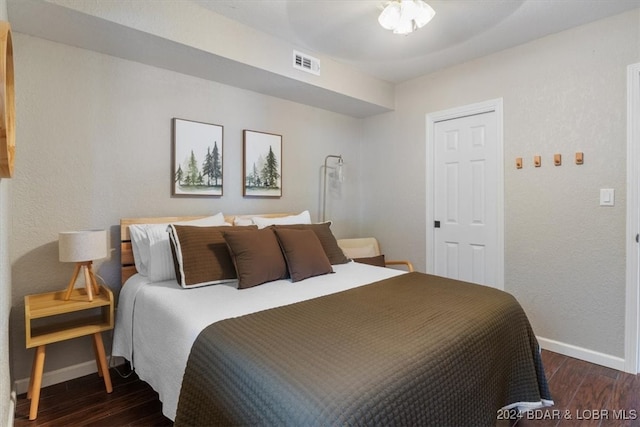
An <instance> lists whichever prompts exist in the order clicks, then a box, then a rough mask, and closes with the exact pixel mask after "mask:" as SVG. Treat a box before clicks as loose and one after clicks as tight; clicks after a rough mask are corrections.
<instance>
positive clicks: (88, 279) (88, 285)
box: [64, 261, 100, 301]
mask: <svg viewBox="0 0 640 427" xmlns="http://www.w3.org/2000/svg"><path fill="white" fill-rule="evenodd" d="M80 270H82V272H83V274H84V287H85V290H86V291H87V297H88V298H89V301H93V294H94V293H95V294H96V295H98V294H99V293H100V288H99V287H98V282H97V281H96V275H95V274H94V273H93V261H85V262H77V263H76V266H75V268H74V269H73V276H71V281H70V282H69V285H68V286H67V292H66V294H65V295H64V300H65V301H68V300H69V298H70V297H71V292H73V288H74V287H75V284H76V280H78V275H79V274H80Z"/></svg>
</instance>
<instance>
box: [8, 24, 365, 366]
mask: <svg viewBox="0 0 640 427" xmlns="http://www.w3.org/2000/svg"><path fill="white" fill-rule="evenodd" d="M15 46H16V49H15V51H16V87H17V90H16V102H17V117H18V121H17V132H18V134H19V135H20V156H19V157H18V162H17V166H16V169H17V173H16V177H15V178H14V180H13V183H12V184H13V206H12V217H13V222H12V225H11V227H12V236H11V240H10V242H11V262H12V268H13V279H14V280H13V309H14V310H13V311H14V313H13V316H12V331H13V340H12V353H13V359H14V361H13V367H14V374H15V378H16V379H23V378H27V377H28V376H29V367H30V363H31V358H32V351H26V350H25V349H24V319H23V297H24V295H26V294H31V293H36V292H45V291H52V290H58V289H64V287H65V286H66V284H67V282H68V280H69V278H70V276H71V273H72V269H73V265H71V264H62V263H60V262H58V249H57V238H58V232H59V231H62V230H77V229H86V228H107V229H108V230H109V232H110V233H109V234H110V245H111V248H112V249H113V250H112V252H111V255H110V257H109V258H107V259H105V260H102V261H100V262H98V263H97V264H98V267H97V270H98V273H99V274H100V275H101V276H102V277H103V278H104V279H105V280H106V281H107V283H108V284H109V285H110V286H111V288H112V289H113V290H117V289H118V286H119V251H118V249H119V240H118V239H119V227H118V221H119V218H121V217H134V216H154V215H155V216H161V215H176V214H177V215H180V214H183V215H198V214H207V213H210V214H213V213H216V212H219V211H222V212H224V213H225V214H234V213H260V212H283V211H284V212H289V211H294V212H298V211H301V210H304V209H309V210H310V211H311V213H312V218H313V219H317V218H318V217H319V193H320V191H319V188H320V176H321V175H320V168H321V165H322V163H323V161H324V157H325V155H327V154H343V155H344V156H345V159H346V169H347V175H348V179H347V181H346V182H345V183H344V185H343V187H342V193H341V195H334V197H339V199H336V200H330V203H329V204H328V205H329V213H330V214H331V215H330V217H331V218H333V219H334V220H335V226H334V227H333V229H334V231H335V233H336V234H337V235H348V234H352V233H353V230H354V228H355V227H356V225H357V223H358V221H357V219H356V218H355V217H354V214H353V212H355V211H356V206H359V204H360V196H359V193H358V191H357V189H358V188H359V183H358V180H357V177H358V175H359V173H358V171H357V162H356V161H355V159H356V158H357V154H358V150H359V141H360V135H361V122H360V121H359V120H357V119H353V118H350V117H347V116H343V115H339V114H335V113H330V112H327V111H324V110H319V109H316V108H311V107H308V106H305V105H300V104H295V103H292V102H288V101H283V100H280V99H276V98H272V97H268V96H263V95H259V94H256V93H253V92H249V91H244V90H239V89H235V88H232V87H229V86H225V85H221V84H218V83H215V82H210V81H205V80H201V79H197V78H194V77H189V76H185V75H181V74H178V73H174V72H170V71H166V70H162V69H158V68H153V67H149V66H145V65H142V64H139V63H135V62H130V61H125V60H121V59H117V58H113V57H110V56H106V55H102V54H98V53H95V52H91V51H86V50H82V49H78V48H73V47H69V46H65V45H61V44H56V43H52V42H49V41H46V40H43V39H39V38H34V37H30V36H26V35H22V34H19V35H16V37H15ZM173 117H179V118H184V119H190V120H196V121H202V122H208V123H215V124H220V125H223V126H224V196H223V197H221V198H172V197H170V188H171V187H170V184H171V119H172V118H173ZM243 129H252V130H258V131H267V132H273V133H277V134H281V135H283V161H282V163H283V175H284V178H283V179H284V183H283V193H284V195H283V197H282V198H281V199H259V198H247V199H244V198H243V197H242V179H241V176H242V166H241V165H242V130H243ZM331 202H335V203H331ZM90 350H91V345H90V340H89V339H78V340H72V341H68V342H65V343H58V344H53V345H51V346H48V349H47V360H46V364H45V371H46V372H48V371H51V370H57V369H61V368H63V367H67V366H71V365H74V364H77V363H81V362H85V361H89V360H91V359H92V357H93V356H92V353H91V351H90Z"/></svg>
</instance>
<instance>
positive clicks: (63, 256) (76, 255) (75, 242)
mask: <svg viewBox="0 0 640 427" xmlns="http://www.w3.org/2000/svg"><path fill="white" fill-rule="evenodd" d="M58 251H59V253H60V262H75V263H76V267H75V269H74V270H73V276H72V277H71V281H70V282H69V286H68V287H67V292H66V294H65V296H64V300H65V301H68V300H69V298H70V297H71V292H73V288H74V287H75V283H76V280H77V279H78V275H79V274H80V270H82V271H83V274H84V286H85V290H86V292H87V296H88V297H89V301H93V294H94V292H95V293H96V294H99V293H100V288H99V287H98V282H97V281H96V276H95V274H94V273H93V260H95V259H101V258H106V256H107V232H106V230H86V231H63V232H61V233H60V234H59V237H58Z"/></svg>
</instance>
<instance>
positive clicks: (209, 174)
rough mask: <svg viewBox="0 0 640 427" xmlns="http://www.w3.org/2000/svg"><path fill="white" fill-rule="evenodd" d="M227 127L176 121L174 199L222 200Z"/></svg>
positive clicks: (174, 136) (174, 127)
mask: <svg viewBox="0 0 640 427" xmlns="http://www.w3.org/2000/svg"><path fill="white" fill-rule="evenodd" d="M222 139H223V127H222V126H220V125H213V124H209V123H201V122H194V121H191V120H183V119H175V118H174V119H173V175H172V176H173V185H172V194H173V195H174V196H222V187H223V186H222V184H223V173H222V165H223V162H222V158H223V141H222Z"/></svg>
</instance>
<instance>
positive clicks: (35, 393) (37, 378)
mask: <svg viewBox="0 0 640 427" xmlns="http://www.w3.org/2000/svg"><path fill="white" fill-rule="evenodd" d="M44 348H45V346H43V345H40V346H38V348H37V349H36V354H35V356H34V358H33V369H32V370H31V379H30V380H29V391H28V392H27V395H28V396H31V407H30V409H29V419H30V420H35V419H36V418H37V417H38V404H39V403H40V387H41V386H42V370H43V369H44V355H45V353H44Z"/></svg>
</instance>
